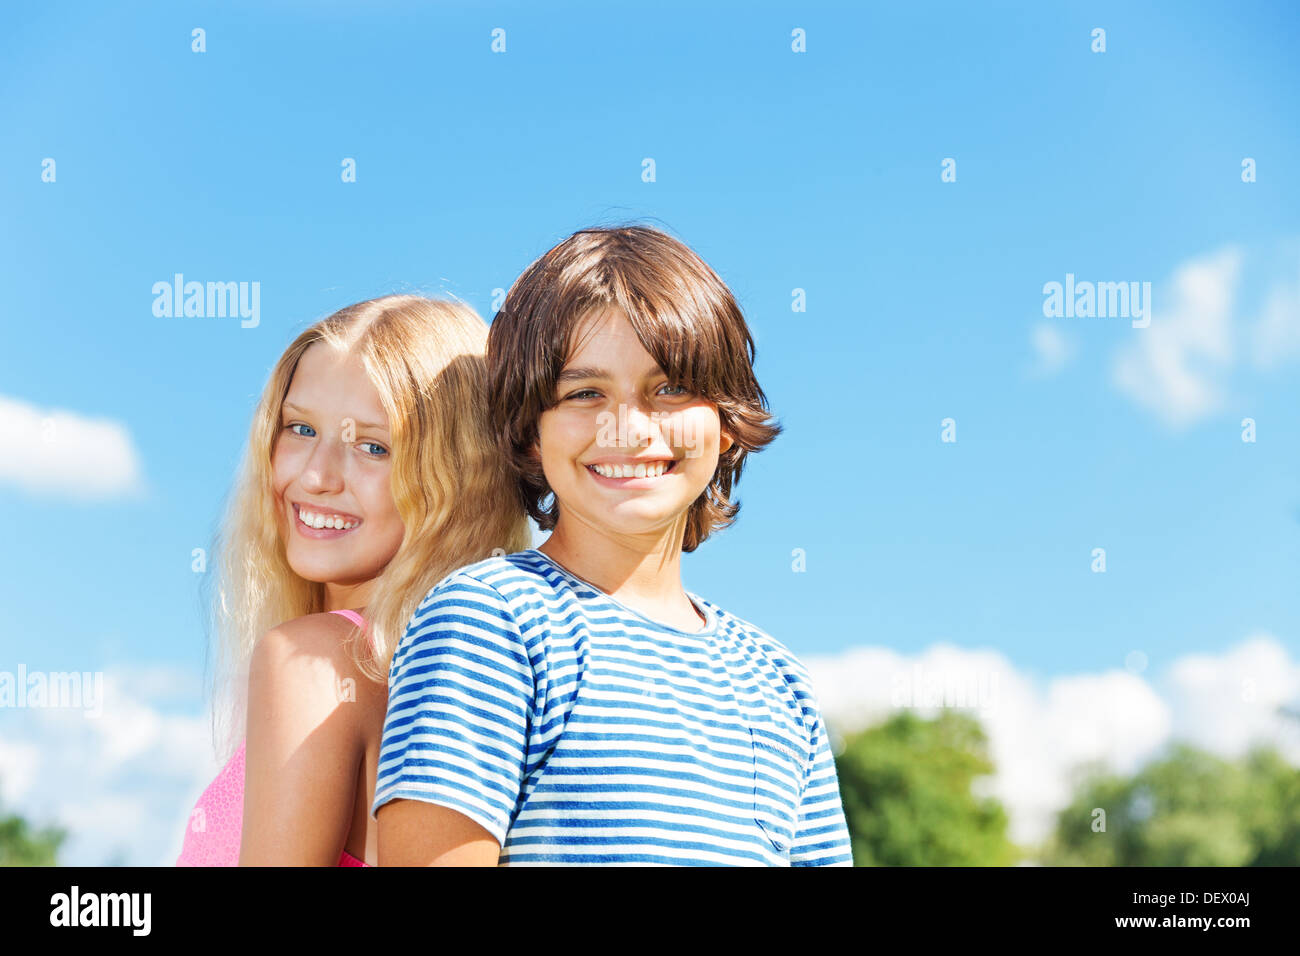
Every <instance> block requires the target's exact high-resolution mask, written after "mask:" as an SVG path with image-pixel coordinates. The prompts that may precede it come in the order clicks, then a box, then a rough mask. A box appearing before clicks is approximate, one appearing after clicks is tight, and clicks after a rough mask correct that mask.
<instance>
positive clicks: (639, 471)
mask: <svg viewBox="0 0 1300 956" xmlns="http://www.w3.org/2000/svg"><path fill="white" fill-rule="evenodd" d="M676 465H677V461H676V459H664V460H660V461H651V462H645V461H639V462H636V463H635V464H632V463H627V462H624V463H623V464H599V465H588V466H587V470H588V471H590V472H591V473H592V474H595V475H599V476H600V477H602V478H659V477H661V476H663V475H666V474H668V473H669V472H670V471H672V470H673V468H674V467H675V466H676Z"/></svg>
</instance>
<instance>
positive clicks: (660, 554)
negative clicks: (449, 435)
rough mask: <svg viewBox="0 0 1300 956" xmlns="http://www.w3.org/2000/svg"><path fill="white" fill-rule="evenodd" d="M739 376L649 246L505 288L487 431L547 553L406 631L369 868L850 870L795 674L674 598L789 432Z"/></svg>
mask: <svg viewBox="0 0 1300 956" xmlns="http://www.w3.org/2000/svg"><path fill="white" fill-rule="evenodd" d="M753 351H754V346H753V339H752V337H751V336H750V333H749V329H748V327H747V326H746V324H745V321H744V318H743V316H742V315H741V313H740V309H739V307H738V306H737V305H736V302H735V300H734V298H733V297H732V295H731V293H730V292H729V291H728V289H727V288H726V286H725V285H724V284H723V282H722V280H721V279H720V278H718V276H717V275H716V273H714V272H713V270H712V269H710V268H709V266H708V265H706V264H705V263H704V262H703V260H701V259H700V258H699V257H698V256H696V255H695V253H693V252H692V251H691V250H690V249H688V248H687V247H686V246H684V245H683V244H682V243H680V242H678V241H677V240H675V239H672V238H670V237H669V236H667V235H664V234H663V233H660V232H658V231H656V230H653V229H648V228H644V227H639V226H633V227H624V228H612V229H588V230H583V231H581V232H578V233H575V234H574V235H573V236H571V237H569V238H568V239H566V240H565V241H563V242H561V243H560V244H559V245H557V246H556V247H555V248H553V249H551V250H550V251H549V252H548V253H546V254H545V255H544V256H542V257H541V258H540V259H538V260H537V261H536V262H534V263H533V264H532V265H531V266H530V267H529V268H528V269H527V270H526V271H525V272H524V274H523V275H522V276H520V278H519V279H518V280H517V281H516V282H515V284H514V286H513V287H512V288H511V290H510V294H509V295H508V296H507V298H506V300H505V302H504V303H503V305H502V307H501V310H500V311H499V312H498V313H497V316H496V319H495V320H494V322H493V324H492V327H491V332H490V335H489V340H488V370H489V381H490V389H491V393H490V394H491V398H490V401H491V403H492V406H491V416H492V422H493V427H494V429H495V430H496V431H497V434H498V435H499V436H500V441H501V448H502V452H503V454H504V456H505V458H506V461H507V463H508V467H509V468H510V470H511V473H512V474H513V476H514V478H515V481H516V483H517V486H518V489H519V494H520V497H521V501H522V503H523V504H524V506H525V507H526V508H527V509H528V512H529V513H530V514H531V515H532V517H533V518H534V519H535V520H536V521H537V523H538V526H539V527H540V528H542V529H543V530H551V535H550V537H549V538H548V539H547V540H546V542H545V543H544V544H543V545H542V546H541V547H539V548H532V549H530V550H528V551H522V552H519V553H516V554H511V555H506V556H504V557H497V558H491V559H488V560H486V561H482V562H479V563H478V564H474V565H470V566H469V567H466V568H462V569H461V570H460V571H458V572H455V573H454V574H451V575H449V576H448V577H447V578H445V579H443V581H442V582H441V583H440V584H439V585H438V586H437V587H436V588H434V589H433V590H432V591H431V592H430V593H429V594H428V595H427V596H426V597H425V599H424V601H423V602H422V603H421V604H420V606H419V608H418V609H417V610H416V612H415V615H414V617H413V618H412V620H411V622H410V626H409V627H408V629H407V632H406V635H405V636H404V637H403V639H402V641H401V643H400V644H399V646H398V648H397V651H396V653H395V654H394V656H393V662H392V669H391V672H390V675H389V703H388V714H387V719H386V721H385V724H384V734H383V745H382V752H381V755H380V760H379V769H378V778H377V781H376V785H375V800H374V806H373V808H372V811H371V812H372V814H375V816H376V819H377V821H378V826H379V863H380V865H381V866H392V865H399V866H401V865H414V864H429V863H443V864H461V865H463V864H483V865H493V864H497V863H500V864H515V865H518V864H528V863H611V864H668V865H705V866H716V865H741V866H746V865H748V866H754V865H759V866H762V865H768V866H785V865H800V866H807V865H828V864H829V865H841V866H851V865H852V856H851V854H850V850H849V837H848V830H847V828H846V826H845V819H844V811H843V808H842V806H841V802H840V795H839V786H838V780H837V778H836V774H835V764H834V761H833V760H832V757H831V752H830V748H829V745H828V741H827V734H826V728H825V725H824V724H823V723H822V721H821V717H820V714H819V711H818V708H817V702H816V700H815V698H814V696H813V692H812V687H811V685H810V683H809V680H808V675H807V672H806V671H805V670H804V668H803V666H802V665H801V664H800V663H799V662H798V661H797V660H796V659H795V658H794V656H793V655H791V654H790V652H789V651H788V650H786V648H785V647H784V645H782V644H781V643H779V642H778V641H776V640H774V639H773V638H772V637H770V636H768V635H767V634H765V633H764V632H762V631H761V630H759V629H758V628H756V627H754V626H753V625H752V624H749V623H748V622H746V621H742V620H740V619H739V618H736V617H734V616H732V615H731V614H728V613H727V612H726V611H724V610H722V609H721V608H719V607H717V606H716V605H714V604H712V603H710V602H709V601H706V600H704V599H703V598H701V597H699V596H698V595H695V594H693V593H690V592H688V591H685V590H684V589H683V587H682V583H681V555H682V552H683V551H693V550H695V548H696V547H697V546H698V545H699V544H700V543H701V542H703V541H704V540H705V539H706V538H707V537H708V536H709V534H710V533H712V532H713V531H714V530H717V529H718V528H722V527H725V526H726V525H728V524H730V523H731V521H732V520H733V519H734V517H735V514H736V512H737V510H738V506H737V505H736V504H733V503H732V502H731V500H730V497H731V491H732V486H733V484H734V483H735V481H736V480H737V479H738V477H739V475H740V471H741V468H742V466H743V464H744V461H745V457H746V455H747V454H748V453H749V452H751V451H756V450H758V449H760V448H762V447H764V446H765V445H767V444H768V443H769V442H771V441H772V439H773V438H775V437H776V435H777V434H778V433H779V431H780V428H779V426H777V425H776V424H775V423H773V422H771V420H770V416H769V415H768V412H767V409H766V400H765V398H764V396H763V393H762V390H761V389H760V388H759V386H758V383H757V381H756V380H755V378H754V374H753V369H752V361H753ZM448 467H455V463H450V462H449V463H448ZM552 497H553V500H552V501H550V502H548V499H551V498H552Z"/></svg>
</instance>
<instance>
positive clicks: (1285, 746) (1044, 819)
mask: <svg viewBox="0 0 1300 956" xmlns="http://www.w3.org/2000/svg"><path fill="white" fill-rule="evenodd" d="M804 663H805V665H806V666H807V667H808V669H809V672H810V673H811V675H812V679H813V687H814V690H815V693H816V695H817V700H818V702H819V704H820V706H821V709H822V713H823V715H824V717H825V719H826V721H827V724H828V725H829V726H830V727H831V729H832V731H833V733H834V734H835V735H837V736H839V737H840V738H842V737H843V735H844V734H848V733H851V732H853V731H855V730H858V729H861V728H863V727H867V726H870V725H872V724H875V723H877V722H879V721H880V720H882V719H884V718H885V717H887V716H889V715H890V714H891V713H893V712H894V711H895V710H897V709H899V708H900V707H908V708H909V709H912V710H914V711H915V712H916V713H917V714H919V715H921V716H925V717H931V716H934V715H935V714H936V713H937V712H938V710H939V701H940V700H941V699H942V698H944V696H945V695H946V698H947V700H948V702H949V703H950V704H951V705H953V706H958V707H960V708H961V709H964V710H967V711H968V712H969V713H970V714H971V715H972V716H974V717H976V718H977V719H978V720H979V721H980V723H981V724H982V725H983V727H984V730H985V733H986V734H987V735H988V738H989V754H990V757H991V759H992V761H993V764H994V766H995V768H996V772H995V773H994V775H993V776H992V777H991V778H990V779H988V780H987V781H985V782H984V783H983V784H981V786H980V789H981V792H985V793H988V794H990V795H992V796H995V797H997V798H998V799H999V800H1001V801H1002V803H1003V805H1004V806H1005V807H1006V808H1007V811H1008V814H1009V816H1010V823H1011V838H1012V839H1013V840H1015V841H1017V842H1020V843H1024V844H1033V843H1037V842H1039V841H1041V840H1042V839H1043V838H1045V837H1046V836H1047V834H1048V833H1049V832H1050V831H1051V829H1052V827H1053V825H1054V820H1055V814H1056V813H1057V812H1058V811H1059V810H1060V809H1062V808H1063V807H1065V806H1066V805H1067V804H1068V802H1069V799H1070V796H1071V793H1072V790H1073V786H1074V783H1075V782H1076V778H1077V773H1078V771H1079V769H1080V768H1081V767H1082V766H1083V765H1085V764H1088V763H1093V762H1099V763H1102V764H1105V765H1107V766H1109V767H1110V768H1111V769H1112V770H1113V771H1115V772H1117V773H1123V774H1132V773H1134V772H1135V771H1136V770H1138V769H1139V768H1140V767H1141V766H1142V765H1143V764H1144V763H1145V762H1147V761H1148V760H1150V759H1151V758H1152V757H1155V756H1157V755H1158V753H1159V752H1160V751H1161V750H1162V749H1163V748H1164V747H1165V746H1166V745H1167V744H1168V743H1170V742H1172V741H1174V740H1184V741H1186V742H1189V743H1191V744H1194V745H1196V746H1199V747H1202V748H1204V749H1206V750H1209V751H1211V752H1213V753H1217V754H1219V755H1221V756H1224V757H1227V758H1233V757H1238V756H1240V755H1241V754H1243V753H1244V752H1245V750H1246V749H1247V748H1248V746H1249V744H1250V743H1252V742H1255V741H1266V742H1271V743H1273V744H1275V745H1277V746H1278V748H1279V750H1281V751H1282V753H1284V754H1285V755H1286V756H1287V758H1288V759H1289V760H1291V761H1292V762H1294V763H1296V764H1300V734H1298V733H1297V731H1296V728H1295V725H1294V724H1293V723H1288V722H1287V721H1286V720H1285V719H1283V718H1281V717H1279V716H1278V714H1277V710H1278V707H1279V706H1281V705H1284V704H1286V703H1287V702H1294V701H1295V700H1296V699H1297V698H1300V664H1297V663H1296V662H1294V661H1292V660H1290V659H1289V658H1288V656H1287V654H1286V651H1285V650H1284V649H1283V648H1282V647H1281V645H1280V644H1279V643H1278V642H1277V641H1276V640H1275V639H1273V638H1271V637H1267V636H1259V637H1256V638H1253V639H1251V640H1249V641H1247V642H1245V643H1243V644H1241V645H1238V646H1236V647H1233V648H1231V649H1229V650H1228V651H1226V652H1224V653H1223V654H1221V655H1189V656H1186V657H1182V658H1179V659H1177V660H1176V661H1174V662H1173V663H1172V665H1171V666H1170V667H1169V668H1168V670H1167V671H1166V672H1165V673H1164V675H1163V676H1162V677H1160V678H1159V679H1157V680H1156V681H1155V682H1154V683H1152V682H1148V681H1147V680H1145V679H1144V678H1142V677H1140V676H1138V675H1136V674H1134V673H1131V672H1129V671H1127V670H1122V669H1115V670H1110V671H1105V672H1102V673H1098V674H1079V675H1071V676H1066V677H1057V678H1053V679H1051V680H1048V681H1045V682H1044V681H1040V680H1036V679H1034V678H1032V677H1030V676H1028V675H1026V674H1022V673H1021V672H1019V671H1018V670H1016V668H1015V667H1014V666H1013V665H1012V664H1011V662H1010V661H1009V660H1007V658H1006V657H1005V656H1004V655H1002V654H1001V653H999V652H997V651H989V650H982V651H970V650H962V649H960V648H956V647H953V646H951V645H937V646H935V647H932V648H930V649H928V650H926V651H925V652H923V653H921V654H919V655H916V656H914V657H905V656H903V655H900V654H896V653H895V652H893V651H890V650H887V649H884V648H871V647H868V648H855V649H853V650H850V651H847V652H845V653H843V654H838V655H834V656H826V657H808V658H805V659H804ZM927 694H928V695H929V697H928V699H927ZM963 694H964V697H963V696H962V695H963Z"/></svg>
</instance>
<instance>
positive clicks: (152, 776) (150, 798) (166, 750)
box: [0, 668, 218, 866]
mask: <svg viewBox="0 0 1300 956" xmlns="http://www.w3.org/2000/svg"><path fill="white" fill-rule="evenodd" d="M177 688H188V689H189V690H190V691H191V694H190V695H187V697H188V701H189V702H190V707H191V708H192V707H193V703H192V702H193V700H194V699H195V696H196V695H197V694H198V688H199V681H198V678H197V676H196V675H194V674H190V673H188V672H180V671H175V670H171V669H166V668H143V669H119V670H114V671H108V672H105V673H104V674H103V700H102V706H101V707H100V708H98V709H99V710H100V711H101V714H100V716H99V717H93V716H89V715H88V714H87V713H86V712H84V711H83V710H81V709H78V708H71V707H63V708H37V707H14V708H5V709H4V710H0V739H3V740H4V741H5V743H4V745H3V746H0V791H2V794H0V795H2V796H3V805H4V809H5V811H6V812H18V813H21V814H22V815H23V816H25V817H27V818H28V819H29V820H30V821H31V822H32V823H33V824H34V825H36V826H43V825H46V824H50V823H53V824H56V825H58V826H61V827H63V828H65V829H67V830H68V831H69V838H68V840H67V842H65V844H64V847H63V849H62V850H61V852H60V862H61V863H64V864H66V865H74V866H102V865H104V864H106V863H108V862H110V861H113V860H114V859H120V860H121V861H122V862H125V863H127V864H131V865H142V866H169V865H171V864H172V863H174V862H175V859H176V856H177V854H178V853H179V852H180V845H181V842H182V840H183V839H184V835H185V826H186V824H187V822H188V819H189V812H190V809H191V808H192V807H193V805H194V801H195V800H197V799H198V796H199V794H200V793H202V791H203V789H204V788H205V787H206V786H207V784H208V783H209V782H210V781H211V779H212V777H213V776H214V775H215V774H216V772H217V770H218V766H217V760H216V756H215V754H214V753H213V746H212V740H211V734H210V731H209V723H208V720H207V717H206V715H204V714H194V713H187V712H178V711H176V710H174V709H171V708H168V707H165V706H162V704H165V703H166V701H167V700H169V699H172V700H175V699H179V697H180V696H181V695H179V694H178V693H177Z"/></svg>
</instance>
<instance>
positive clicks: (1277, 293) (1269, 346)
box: [1252, 268, 1300, 369]
mask: <svg viewBox="0 0 1300 956" xmlns="http://www.w3.org/2000/svg"><path fill="white" fill-rule="evenodd" d="M1252 337H1253V343H1252V344H1253V346H1254V354H1253V358H1254V360H1255V364H1256V365H1257V366H1259V367H1260V368H1263V369H1271V368H1273V367H1275V366H1277V365H1280V364H1282V363H1283V362H1285V361H1287V360H1288V359H1292V358H1294V357H1296V356H1297V355H1300V268H1298V269H1297V270H1296V275H1295V277H1294V278H1293V279H1282V280H1279V281H1278V282H1276V283H1275V284H1274V285H1273V287H1272V288H1271V289H1270V290H1269V292H1268V294H1267V295H1266V297H1265V301H1264V309H1263V314H1262V315H1261V316H1260V318H1259V321H1258V322H1257V323H1256V325H1255V327H1254V329H1253V331H1252Z"/></svg>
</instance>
